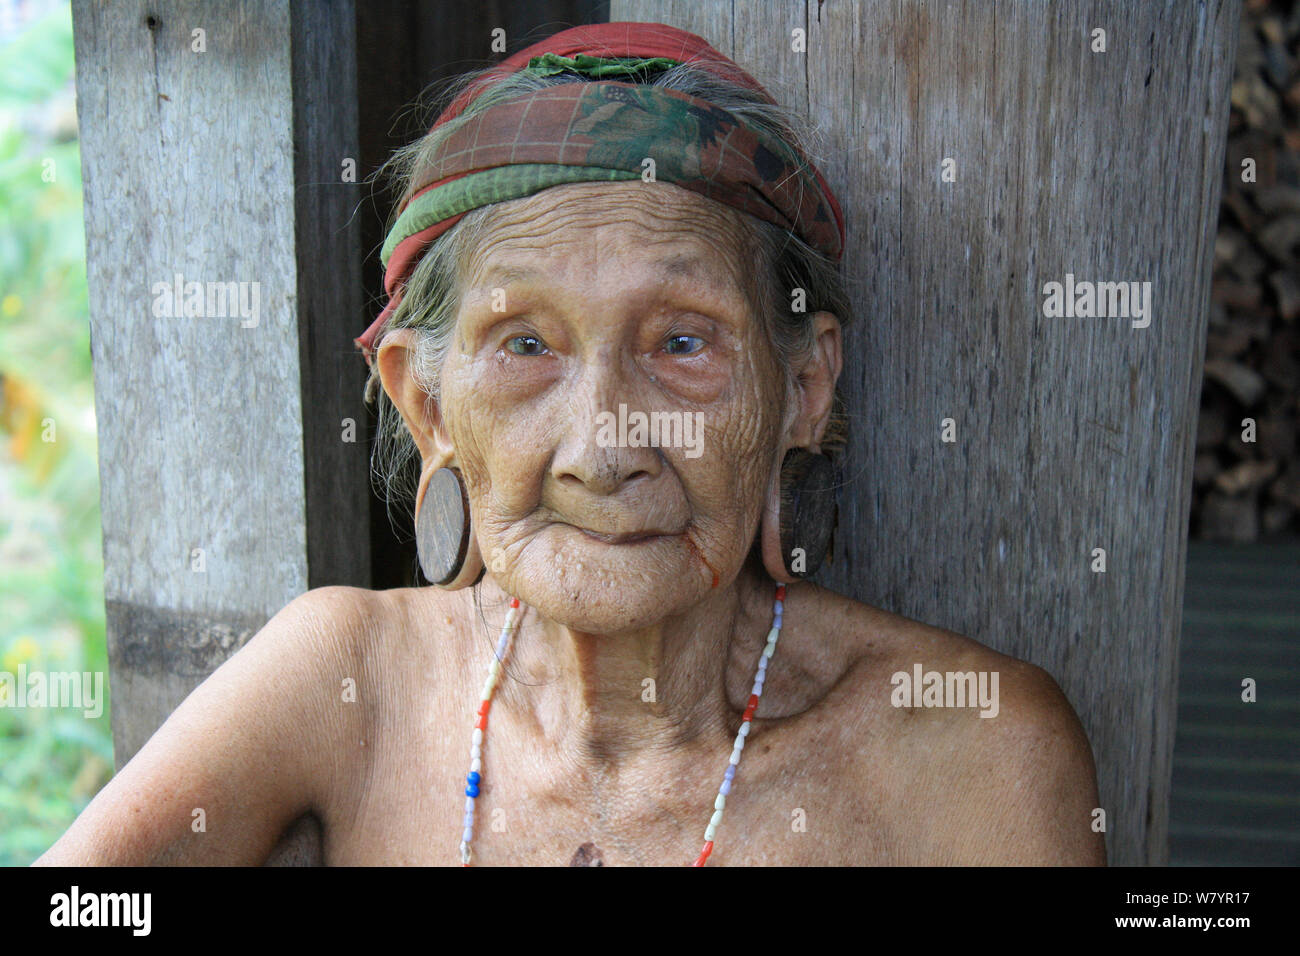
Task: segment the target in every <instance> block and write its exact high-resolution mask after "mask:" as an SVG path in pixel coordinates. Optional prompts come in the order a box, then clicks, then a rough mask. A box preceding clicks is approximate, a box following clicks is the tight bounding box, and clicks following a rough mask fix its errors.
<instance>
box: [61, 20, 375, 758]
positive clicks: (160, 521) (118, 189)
mask: <svg viewBox="0 0 1300 956" xmlns="http://www.w3.org/2000/svg"><path fill="white" fill-rule="evenodd" d="M352 21H353V10H352V4H351V3H350V2H340V3H331V4H300V3H291V2H290V0H256V2H250V3H244V4H240V5H239V6H238V7H237V8H236V7H230V8H224V7H222V8H214V7H212V6H211V5H209V4H204V3H201V2H197V0H158V2H149V3H147V4H146V3H142V2H127V3H115V4H100V3H92V2H87V0H77V2H76V3H75V4H74V8H73V25H74V32H75V43H76V58H77V94H78V95H77V105H78V113H79V119H80V127H81V156H82V171H83V176H84V180H85V217H86V240H87V269H88V277H89V284H90V293H91V295H90V319H91V334H92V352H93V356H94V365H95V399H96V411H97V415H98V424H99V456H100V463H101V467H100V471H101V482H102V492H101V497H102V504H103V529H104V577H105V582H104V583H105V600H106V604H107V623H108V647H109V662H110V670H111V674H110V677H111V685H112V722H113V737H114V752H115V756H116V760H117V764H118V766H121V765H122V764H123V763H125V762H126V761H127V760H129V759H130V757H131V756H132V755H133V754H134V753H135V752H136V751H137V750H138V749H139V748H140V747H141V746H142V745H143V744H144V742H145V741H146V740H147V739H148V738H149V737H150V736H151V735H152V734H153V732H154V730H155V729H156V728H157V727H158V726H159V724H161V723H162V721H163V720H165V719H166V717H167V715H168V714H169V713H171V711H172V710H173V709H174V708H175V707H176V706H177V704H179V703H180V702H181V701H182V700H183V699H184V698H185V697H186V696H187V695H188V694H189V692H190V691H191V690H192V689H193V688H194V687H195V686H196V685H197V684H198V683H199V682H201V681H202V680H203V678H204V677H206V676H207V675H208V674H209V673H210V672H211V671H212V670H214V669H215V668H216V667H217V666H218V665H219V664H220V663H221V662H222V661H223V660H224V659H225V658H226V657H227V656H229V655H230V654H231V653H233V652H234V651H235V650H237V649H238V648H239V647H240V646H241V645H242V644H243V643H244V642H245V641H247V640H248V639H249V638H250V637H251V636H252V635H253V634H254V633H256V631H257V630H258V629H259V628H260V627H261V626H262V625H263V624H264V623H265V622H266V620H267V619H268V618H269V617H270V616H272V615H273V614H275V613H276V612H277V611H279V610H280V609H281V608H282V607H284V605H285V604H287V603H288V602H289V601H290V600H292V599H293V598H294V597H295V596H297V595H299V594H301V593H302V592H304V591H306V590H307V589H309V588H312V587H319V586H322V585H327V584H340V583H343V584H355V585H362V586H365V585H368V584H369V580H370V566H369V556H370V551H369V515H368V509H367V503H366V502H367V498H368V495H369V491H368V488H369V485H368V470H367V469H368V461H367V449H366V444H365V412H364V406H363V404H362V400H361V386H362V381H363V378H362V374H361V373H362V369H361V368H360V367H358V364H357V361H356V355H355V352H354V351H353V346H352V336H354V335H356V334H357V333H356V330H357V328H358V327H359V326H363V325H364V321H363V320H364V312H363V309H362V296H361V294H362V287H361V279H360V275H361V272H360V262H361V253H360V242H359V239H360V234H359V231H358V229H357V227H356V224H355V222H354V221H353V220H352V211H353V207H354V206H355V205H356V203H357V201H358V195H359V193H358V185H357V184H356V180H357V179H359V177H357V176H354V177H353V181H352V182H348V181H347V176H346V170H347V166H346V163H347V162H348V161H349V160H350V161H351V162H352V163H353V164H354V165H355V163H356V162H357V160H358V144H357V113H356V90H355V86H356V68H355V62H354V59H353V47H352V39H353V31H352Z"/></svg>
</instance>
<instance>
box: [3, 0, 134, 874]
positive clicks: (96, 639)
mask: <svg viewBox="0 0 1300 956" xmlns="http://www.w3.org/2000/svg"><path fill="white" fill-rule="evenodd" d="M73 68H74V64H73V44H72V18H71V12H70V9H69V7H68V5H67V4H61V5H58V6H56V7H55V8H54V9H53V10H51V11H50V12H49V13H48V14H46V15H43V16H41V17H39V18H38V19H36V20H34V21H33V22H32V23H30V24H29V25H28V26H26V27H25V28H24V29H23V30H22V31H21V32H20V33H19V34H18V35H17V36H15V37H14V38H13V39H11V40H9V41H8V42H7V43H5V44H4V46H2V47H0V671H7V672H9V673H11V674H16V673H17V670H18V668H19V666H20V665H25V667H26V668H27V670H28V671H29V672H30V671H34V670H42V671H47V672H48V671H78V672H90V673H92V674H93V673H96V672H98V673H101V674H103V675H104V678H103V679H104V683H105V685H106V684H107V675H108V662H107V655H106V653H105V644H104V592H103V559H102V554H101V547H102V545H101V540H100V523H99V481H98V468H97V460H96V447H95V423H94V396H93V389H92V379H91V363H90V325H89V320H88V311H87V308H88V300H87V292H86V266H85V240H84V230H83V225H82V202H81V160H80V154H79V150H78V145H77V137H76V113H75V102H76V101H75V95H74V88H73ZM105 690H107V687H105ZM111 774H112V742H111V737H110V734H109V719H108V706H107V702H106V701H105V703H104V709H103V714H102V715H101V716H99V717H98V718H94V719H90V718H87V717H86V716H84V714H83V713H82V711H81V710H77V709H52V708H15V707H12V706H10V707H0V864H8V865H12V864H26V863H30V862H31V861H32V860H34V859H35V858H36V857H37V856H39V855H40V854H41V853H43V852H44V851H45V850H46V849H48V848H49V846H50V845H51V844H52V843H53V842H54V841H55V840H56V839H58V837H59V836H60V835H61V834H62V833H63V831H64V830H65V829H67V827H68V825H69V824H70V823H71V822H72V820H73V819H74V818H75V817H76V815H77V814H78V813H79V812H80V811H81V810H82V809H83V808H84V807H85V805H86V803H88V802H89V800H90V798H91V797H93V796H94V794H95V793H96V792H98V790H99V789H100V788H101V787H102V786H103V785H104V783H106V782H107V780H108V779H109V777H110V776H111Z"/></svg>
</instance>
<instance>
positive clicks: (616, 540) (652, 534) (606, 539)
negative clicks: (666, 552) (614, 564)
mask: <svg viewBox="0 0 1300 956" xmlns="http://www.w3.org/2000/svg"><path fill="white" fill-rule="evenodd" d="M572 527H574V528H577V530H579V531H581V532H582V533H583V534H584V535H586V536H587V537H588V538H594V539H595V540H596V541H600V542H603V543H604V544H641V543H643V542H646V541H653V540H654V539H655V538H661V537H663V536H664V535H666V534H668V533H669V532H667V531H657V530H654V531H637V532H630V533H623V534H602V533H601V532H599V531H591V530H589V529H587V528H578V526H577V525H573V526H572Z"/></svg>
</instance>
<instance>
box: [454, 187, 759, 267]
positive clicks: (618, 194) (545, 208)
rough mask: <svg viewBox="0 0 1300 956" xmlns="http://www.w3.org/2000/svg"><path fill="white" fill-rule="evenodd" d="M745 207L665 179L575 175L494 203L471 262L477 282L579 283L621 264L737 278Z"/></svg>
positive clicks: (744, 237)
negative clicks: (601, 179)
mask: <svg viewBox="0 0 1300 956" xmlns="http://www.w3.org/2000/svg"><path fill="white" fill-rule="evenodd" d="M738 216H739V214H738V213H735V212H733V211H732V210H730V209H728V208H727V207H725V206H723V205H721V204H720V203H716V202H713V201H711V200H709V199H705V198H703V197H700V196H697V195H695V194H694V193H691V192H690V191H688V190H685V189H681V188H679V187H676V186H671V185H668V184H663V183H641V182H635V183H578V184H569V185H565V186H557V187H553V188H551V189H545V190H542V191H541V192H539V193H537V194H535V195H532V196H528V197H526V198H524V199H519V200H514V201H511V202H508V203H502V204H500V205H498V206H495V207H493V208H492V211H491V213H490V214H489V215H488V217H487V218H486V219H485V220H484V222H483V224H482V231H481V232H480V234H479V242H478V243H477V246H476V248H475V249H474V251H473V252H472V254H471V255H470V257H469V261H468V262H467V263H465V267H466V271H465V275H466V277H467V278H468V279H469V282H470V284H472V285H476V286H482V285H489V286H504V285H507V284H509V283H511V282H546V281H573V280H574V279H575V278H578V276H575V275H574V273H575V272H577V273H582V272H583V271H584V270H598V269H602V268H606V267H608V266H610V265H614V266H616V267H617V268H619V269H620V270H635V271H636V272H638V273H645V274H646V275H647V276H655V277H659V278H662V279H663V280H664V281H695V282H706V283H707V282H717V281H723V282H727V283H729V284H737V280H738V279H739V277H740V275H742V274H743V272H742V263H743V262H744V261H745V259H746V258H747V256H746V255H745V247H746V245H747V242H746V240H747V238H748V237H747V235H746V234H745V231H744V229H743V226H742V225H741V224H740V222H739V221H738Z"/></svg>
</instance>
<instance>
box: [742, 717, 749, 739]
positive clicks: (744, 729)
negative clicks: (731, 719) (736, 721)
mask: <svg viewBox="0 0 1300 956" xmlns="http://www.w3.org/2000/svg"><path fill="white" fill-rule="evenodd" d="M740 736H742V737H748V736H749V721H748V720H747V721H745V722H744V723H743V724H741V725H740Z"/></svg>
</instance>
